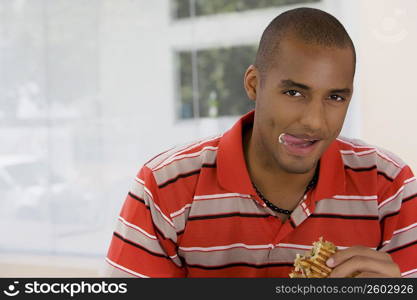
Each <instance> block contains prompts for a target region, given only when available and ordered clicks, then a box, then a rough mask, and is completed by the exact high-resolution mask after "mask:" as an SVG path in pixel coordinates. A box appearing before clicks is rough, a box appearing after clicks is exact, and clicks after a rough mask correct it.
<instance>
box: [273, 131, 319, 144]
mask: <svg viewBox="0 0 417 300" xmlns="http://www.w3.org/2000/svg"><path fill="white" fill-rule="evenodd" d="M319 140H321V138H320V137H316V136H310V135H305V134H299V135H292V134H289V133H281V134H280V136H279V138H278V141H279V142H280V143H281V144H287V145H296V146H297V145H305V144H312V143H315V142H317V141H319Z"/></svg>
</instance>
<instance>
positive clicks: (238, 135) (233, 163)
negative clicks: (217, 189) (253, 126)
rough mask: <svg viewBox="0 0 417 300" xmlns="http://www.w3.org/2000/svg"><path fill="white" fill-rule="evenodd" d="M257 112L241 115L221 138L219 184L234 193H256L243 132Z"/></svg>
mask: <svg viewBox="0 0 417 300" xmlns="http://www.w3.org/2000/svg"><path fill="white" fill-rule="evenodd" d="M254 115H255V112H254V111H251V112H249V113H247V114H246V115H244V116H243V117H241V118H240V119H239V120H238V121H237V122H236V123H235V124H234V125H233V127H232V128H231V129H229V130H228V131H226V132H225V133H224V134H223V136H222V137H221V138H220V143H219V149H218V154H217V178H218V179H219V184H220V186H222V187H223V188H225V189H226V190H228V191H232V192H234V193H240V194H247V195H255V194H256V193H255V190H254V188H253V186H252V182H251V180H250V177H249V172H248V169H247V168H246V161H245V157H244V153H243V143H242V133H243V128H244V125H245V124H250V123H253V118H254Z"/></svg>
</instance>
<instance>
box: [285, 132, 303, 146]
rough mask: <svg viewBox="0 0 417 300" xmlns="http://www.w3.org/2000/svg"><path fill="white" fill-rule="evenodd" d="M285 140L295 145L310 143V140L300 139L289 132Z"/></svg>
mask: <svg viewBox="0 0 417 300" xmlns="http://www.w3.org/2000/svg"><path fill="white" fill-rule="evenodd" d="M284 141H285V142H286V143H287V144H293V145H304V144H306V143H308V141H306V140H304V139H299V138H296V137H295V136H292V135H289V134H285V135H284Z"/></svg>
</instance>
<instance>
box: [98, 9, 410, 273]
mask: <svg viewBox="0 0 417 300" xmlns="http://www.w3.org/2000/svg"><path fill="white" fill-rule="evenodd" d="M355 64H356V56H355V49H354V46H353V43H352V41H351V39H350V37H349V35H348V34H347V32H346V31H345V29H344V28H343V26H342V25H341V24H340V23H339V21H337V20H336V19H335V18H334V17H333V16H331V15H329V14H327V13H325V12H323V11H320V10H317V9H311V8H299V9H294V10H291V11H287V12H285V13H283V14H281V15H279V16H278V17H276V18H275V19H274V20H273V21H272V22H271V23H270V24H269V26H268V27H267V28H266V30H265V31H264V33H263V35H262V38H261V41H260V45H259V49H258V53H257V57H256V61H255V64H254V65H251V66H250V67H249V68H248V69H247V71H246V74H245V76H244V87H245V89H246V92H247V95H248V97H249V98H250V99H251V100H253V101H255V104H256V106H255V110H254V111H253V112H250V113H248V114H246V115H245V116H243V117H242V118H241V119H240V120H239V121H238V122H237V123H236V124H235V125H234V126H233V128H231V129H230V130H229V131H227V132H226V133H224V134H223V135H222V136H219V137H216V138H211V139H205V140H202V141H199V142H195V143H192V144H189V145H187V146H183V147H177V148H174V149H171V150H169V151H167V152H164V153H162V154H160V155H158V156H156V157H155V158H153V159H152V160H150V161H149V162H147V163H146V164H145V165H144V166H143V168H142V169H141V170H140V172H139V173H138V175H137V178H136V180H135V183H134V185H133V187H132V189H131V190H130V192H129V194H128V196H127V198H126V201H125V203H124V206H123V208H122V211H121V213H120V217H119V219H118V222H117V227H116V230H115V232H114V234H113V238H112V241H111V245H110V248H109V251H108V256H107V258H106V261H107V263H108V264H107V267H108V269H107V274H108V275H110V276H136V277H288V274H289V273H290V271H291V269H292V266H293V262H294V258H295V257H296V254H297V253H304V252H305V251H306V250H307V249H310V248H311V244H312V242H314V241H316V240H318V239H319V237H321V236H322V237H323V238H324V239H325V240H328V241H331V242H333V243H335V244H336V245H337V246H338V247H339V249H341V251H339V252H337V253H336V254H335V255H334V256H333V257H332V258H330V259H329V261H328V262H327V264H328V265H329V266H330V267H332V268H333V271H332V273H331V275H330V277H347V276H350V275H351V274H359V275H357V277H400V276H403V277H413V276H414V277H416V276H417V213H416V212H417V182H416V179H415V178H414V177H413V174H412V172H411V170H410V168H409V167H408V166H407V165H405V163H404V162H403V161H402V160H401V159H399V158H397V157H396V156H395V155H393V154H392V153H389V152H387V151H384V150H382V149H379V148H376V147H373V146H370V145H367V144H365V143H363V142H361V141H358V140H349V139H346V138H341V137H339V138H338V136H339V133H340V131H341V129H342V125H343V122H344V119H345V116H346V112H347V109H348V105H349V101H350V99H351V96H352V91H353V78H354V73H355ZM242 101H243V100H242Z"/></svg>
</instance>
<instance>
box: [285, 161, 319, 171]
mask: <svg viewBox="0 0 417 300" xmlns="http://www.w3.org/2000/svg"><path fill="white" fill-rule="evenodd" d="M316 165H317V160H314V161H308V162H307V161H287V162H281V163H280V168H281V169H283V170H284V171H285V172H287V173H290V174H306V173H309V172H311V170H313V169H314V168H315V167H316Z"/></svg>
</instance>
